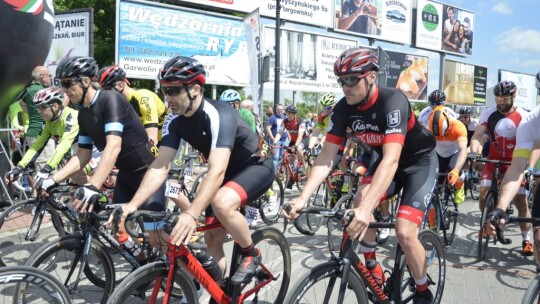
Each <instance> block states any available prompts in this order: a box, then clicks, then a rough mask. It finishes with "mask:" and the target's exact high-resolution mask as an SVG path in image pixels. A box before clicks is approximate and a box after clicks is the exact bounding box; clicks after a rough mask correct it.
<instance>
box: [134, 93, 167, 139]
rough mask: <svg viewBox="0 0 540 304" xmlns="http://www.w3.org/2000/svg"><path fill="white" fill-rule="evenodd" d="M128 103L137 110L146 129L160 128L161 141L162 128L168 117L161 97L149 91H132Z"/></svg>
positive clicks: (159, 136) (159, 137)
mask: <svg viewBox="0 0 540 304" xmlns="http://www.w3.org/2000/svg"><path fill="white" fill-rule="evenodd" d="M127 99H128V101H129V103H130V104H131V106H132V107H133V109H135V112H136V113H137V115H138V116H139V118H140V119H141V122H142V124H143V126H144V127H145V128H158V130H159V134H158V139H159V140H161V126H163V121H164V120H165V117H166V116H167V110H166V108H165V103H163V101H162V100H161V98H159V96H158V95H157V94H156V93H154V92H152V91H149V90H146V89H141V90H131V93H130V94H129V96H128V98H127Z"/></svg>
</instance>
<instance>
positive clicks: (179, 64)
mask: <svg viewBox="0 0 540 304" xmlns="http://www.w3.org/2000/svg"><path fill="white" fill-rule="evenodd" d="M205 76H206V72H205V70H204V66H203V65H202V64H201V63H200V62H199V61H197V60H195V59H193V58H190V57H184V56H176V57H174V58H171V59H169V61H167V62H166V63H165V65H163V68H162V69H161V71H159V74H158V79H159V82H160V83H177V84H183V85H188V84H191V83H193V82H198V83H199V84H200V85H201V86H203V85H204V84H205V83H206V77H205Z"/></svg>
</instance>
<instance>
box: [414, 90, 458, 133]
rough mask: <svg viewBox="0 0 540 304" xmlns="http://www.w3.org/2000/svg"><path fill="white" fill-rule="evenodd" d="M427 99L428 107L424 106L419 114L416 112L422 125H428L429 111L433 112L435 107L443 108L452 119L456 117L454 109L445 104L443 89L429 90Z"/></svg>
mask: <svg viewBox="0 0 540 304" xmlns="http://www.w3.org/2000/svg"><path fill="white" fill-rule="evenodd" d="M428 101H429V107H425V108H424V109H423V110H422V111H421V112H420V114H418V121H419V122H420V124H422V125H423V126H427V125H428V120H429V116H430V115H431V112H433V110H434V109H435V108H437V109H444V111H445V112H446V115H448V116H449V117H450V118H454V119H457V118H458V114H457V113H456V112H454V110H452V109H451V108H449V107H446V106H445V104H446V94H445V93H444V92H443V91H441V90H435V91H433V92H431V94H429V96H428Z"/></svg>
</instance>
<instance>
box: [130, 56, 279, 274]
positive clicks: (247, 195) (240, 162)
mask: <svg viewBox="0 0 540 304" xmlns="http://www.w3.org/2000/svg"><path fill="white" fill-rule="evenodd" d="M158 78H159V82H160V84H161V89H162V90H163V93H164V95H165V98H166V100H167V101H168V105H169V108H170V110H171V112H172V114H174V115H176V116H170V118H171V119H170V120H167V121H166V122H165V124H164V128H163V140H162V142H161V148H160V152H159V154H158V156H157V158H156V160H155V161H154V162H153V163H152V165H151V167H150V169H149V170H148V173H147V174H146V176H145V178H144V180H143V182H142V184H141V186H140V187H139V190H138V191H137V193H136V195H135V196H134V197H133V199H132V200H131V201H130V202H129V204H127V205H124V206H123V208H124V212H123V219H125V216H127V215H128V214H131V213H133V212H134V211H136V210H137V209H138V208H139V207H140V206H141V205H142V204H143V202H144V201H145V200H146V198H147V197H149V196H150V195H152V193H154V192H155V191H156V190H158V188H159V187H160V186H161V185H162V184H163V182H164V181H165V179H166V178H167V174H168V172H169V167H170V163H171V161H172V160H173V159H174V156H175V154H176V150H177V149H178V146H179V144H180V140H181V139H184V140H186V142H188V143H189V144H190V145H191V146H193V147H194V148H195V149H197V150H199V151H200V152H201V153H202V154H203V155H204V156H205V157H206V158H207V159H208V175H207V176H206V178H205V182H204V183H203V184H202V185H201V187H200V189H199V190H198V191H197V196H196V198H195V200H194V201H193V202H192V203H191V205H190V206H189V207H188V208H187V210H185V211H183V212H182V213H181V214H180V217H179V219H178V223H177V225H176V226H175V227H174V229H173V231H172V233H171V235H170V240H171V241H172V242H173V243H174V244H177V245H179V244H181V243H187V242H188V241H189V240H190V237H191V236H192V234H193V233H194V232H195V229H196V227H197V218H198V217H199V215H200V214H201V213H202V212H203V211H204V210H205V209H206V212H205V216H206V223H207V224H210V223H214V222H217V221H220V222H221V223H223V225H224V226H225V228H226V229H227V232H229V233H230V234H231V235H232V236H233V238H234V240H235V241H236V242H237V243H238V244H239V245H240V247H241V248H242V256H243V257H242V263H241V266H240V267H239V269H238V271H237V272H236V273H235V274H234V275H233V277H232V278H231V280H232V282H233V283H242V282H245V281H246V280H249V279H250V278H251V277H252V276H253V275H254V274H255V270H256V268H257V265H258V264H259V262H260V252H259V250H258V249H257V248H255V247H254V246H253V242H252V240H251V236H250V233H249V228H248V225H247V221H246V219H245V218H244V216H243V215H242V214H241V213H240V212H238V211H237V209H238V208H239V207H240V206H243V205H245V204H246V203H247V202H249V201H251V200H253V199H255V198H257V197H258V196H260V195H261V194H262V193H264V192H265V191H266V190H267V189H268V188H269V187H270V185H271V184H272V181H273V179H274V169H273V166H272V161H271V160H270V159H269V160H266V161H264V162H263V161H262V160H260V159H259V158H258V157H253V154H254V153H255V152H257V142H258V136H257V135H256V134H255V133H254V132H251V129H250V128H249V126H248V125H247V123H246V122H245V121H244V120H242V118H241V117H240V115H239V114H238V112H237V111H235V110H234V109H233V108H231V107H229V106H226V105H225V104H224V103H223V102H220V101H216V100H209V99H206V98H205V97H204V95H203V93H204V84H205V82H206V77H205V70H204V66H203V65H202V64H200V63H199V62H198V61H196V60H195V59H193V58H189V57H182V56H178V57H174V58H171V59H170V60H168V61H167V62H166V63H165V65H164V66H163V67H162V69H161V70H160V72H159V76H158ZM209 206H211V207H212V209H213V211H212V209H209V208H208V209H207V207H209ZM225 239H226V231H225V230H223V229H213V230H211V231H207V232H206V233H205V241H206V244H207V247H208V252H209V253H210V254H211V255H212V256H213V257H214V260H216V261H217V262H218V263H219V265H220V267H221V268H222V269H225V263H226V261H225V254H224V251H223V243H224V241H225Z"/></svg>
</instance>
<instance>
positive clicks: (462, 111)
mask: <svg viewBox="0 0 540 304" xmlns="http://www.w3.org/2000/svg"><path fill="white" fill-rule="evenodd" d="M472 112H473V109H472V107H471V106H463V107H461V108H459V114H460V115H471V114H472Z"/></svg>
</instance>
